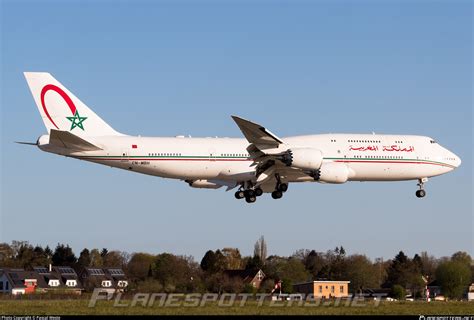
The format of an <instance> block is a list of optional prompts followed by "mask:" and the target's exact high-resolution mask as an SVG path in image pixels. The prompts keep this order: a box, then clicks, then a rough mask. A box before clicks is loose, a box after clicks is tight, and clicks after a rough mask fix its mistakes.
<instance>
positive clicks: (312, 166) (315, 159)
mask: <svg viewBox="0 0 474 320" xmlns="http://www.w3.org/2000/svg"><path fill="white" fill-rule="evenodd" d="M282 162H283V163H284V164H286V165H287V166H288V167H295V168H298V169H303V170H317V169H319V168H320V167H321V164H322V163H323V153H322V152H321V150H319V149H313V148H292V149H289V150H288V151H287V152H286V154H284V155H283V157H282Z"/></svg>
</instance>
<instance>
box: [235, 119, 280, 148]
mask: <svg viewBox="0 0 474 320" xmlns="http://www.w3.org/2000/svg"><path fill="white" fill-rule="evenodd" d="M232 119H234V121H235V123H237V125H238V126H239V128H240V131H242V133H243V134H244V136H245V138H247V140H248V142H250V143H251V144H254V145H255V146H257V147H258V146H260V147H264V148H268V147H270V148H277V147H278V146H279V145H280V144H283V141H281V139H280V138H278V137H277V136H276V135H274V134H273V133H271V132H270V130H268V129H266V128H265V127H262V126H261V125H259V124H257V123H254V122H251V121H249V120H245V119H242V118H240V117H237V116H232Z"/></svg>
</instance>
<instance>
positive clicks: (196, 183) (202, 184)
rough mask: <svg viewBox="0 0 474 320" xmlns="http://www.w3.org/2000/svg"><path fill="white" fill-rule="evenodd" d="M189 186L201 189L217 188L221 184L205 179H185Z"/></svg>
mask: <svg viewBox="0 0 474 320" xmlns="http://www.w3.org/2000/svg"><path fill="white" fill-rule="evenodd" d="M186 182H187V183H188V184H189V186H190V187H193V188H201V189H219V188H220V187H222V185H220V184H217V183H214V182H210V181H207V180H186Z"/></svg>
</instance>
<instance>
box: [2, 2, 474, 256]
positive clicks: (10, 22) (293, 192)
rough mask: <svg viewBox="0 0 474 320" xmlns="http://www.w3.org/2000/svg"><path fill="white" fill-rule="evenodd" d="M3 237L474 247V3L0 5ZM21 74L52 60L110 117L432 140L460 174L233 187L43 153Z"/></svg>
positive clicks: (74, 242)
mask: <svg viewBox="0 0 474 320" xmlns="http://www.w3.org/2000/svg"><path fill="white" fill-rule="evenodd" d="M1 5H2V7H1V13H2V16H1V23H2V38H1V43H2V45H1V53H2V64H1V65H2V71H1V75H2V80H1V135H2V137H1V141H2V144H1V168H2V170H1V220H0V223H1V228H0V241H4V242H10V241H11V240H28V241H29V242H30V243H32V244H41V245H46V244H48V245H50V246H53V247H54V246H55V245H56V244H57V243H58V242H61V243H69V244H70V245H71V246H72V247H73V249H74V250H75V251H76V253H79V251H80V250H82V248H84V247H89V248H91V247H99V248H102V247H106V248H108V249H109V250H113V249H119V250H125V251H128V252H136V251H146V252H151V253H159V252H172V253H176V254H191V255H193V256H194V257H195V258H196V260H198V261H200V259H201V258H202V256H203V254H204V253H205V251H206V250H208V249H217V248H222V247H228V246H230V247H238V248H240V250H241V252H242V253H243V254H246V255H247V254H251V253H252V252H253V244H254V243H255V241H256V240H257V239H258V237H260V235H264V236H265V238H266V240H267V243H268V251H269V254H279V255H290V254H292V253H293V252H294V251H295V250H297V249H300V248H308V249H315V250H317V251H326V250H328V249H333V248H334V247H336V246H338V245H342V246H344V247H345V248H346V250H347V251H348V253H365V254H367V255H368V256H369V257H371V258H376V257H384V258H390V257H393V256H394V255H395V254H396V253H397V252H398V251H399V250H404V251H405V252H406V253H407V254H409V255H413V254H415V253H417V252H420V251H428V252H429V253H431V254H434V255H436V256H445V255H451V254H452V253H453V252H455V251H458V250H465V251H468V252H469V253H470V254H474V250H473V227H474V225H473V206H472V194H473V190H472V177H473V175H472V146H473V135H472V119H473V118H472V102H473V101H472V88H473V83H472V70H473V69H472V3H471V2H470V1H436V2H435V1H418V2H417V1H411V2H408V1H384V2H375V1H367V2H365V1H335V2H334V1H274V2H271V1H224V2H218V1H141V2H140V1H133V2H132V1H130V2H128V1H51V2H48V1H31V2H27V1H2V2H1ZM23 71H48V72H51V73H52V74H53V75H54V76H55V77H56V78H57V79H58V80H59V81H61V82H62V83H63V84H64V85H65V86H67V87H68V88H69V89H70V90H71V91H72V92H74V93H75V94H76V95H77V96H78V97H79V98H80V99H81V100H82V101H84V102H85V103H86V104H88V105H89V107H91V108H92V109H93V110H94V111H96V112H97V113H98V114H99V115H100V116H101V117H102V118H103V119H105V120H106V121H107V122H108V123H109V124H111V125H112V126H113V127H114V128H115V129H117V130H119V131H121V132H125V133H129V134H141V135H150V136H174V135H177V134H190V135H192V136H216V135H217V136H235V137H239V136H241V134H240V131H239V130H238V128H237V126H236V125H235V124H234V123H233V121H232V119H231V118H230V115H231V114H237V115H240V116H243V117H245V118H248V119H252V120H254V121H256V122H259V123H261V124H263V125H265V126H266V127H268V128H269V129H270V130H272V131H273V132H274V133H276V134H277V135H279V136H289V135H297V134H308V133H327V132H357V133H368V132H372V131H375V132H377V133H400V134H403V133H404V134H420V135H428V136H432V137H435V138H436V139H437V140H438V141H439V142H440V143H441V144H442V145H443V146H445V147H447V148H448V149H450V150H452V151H453V152H455V153H456V154H457V155H459V156H460V157H461V158H462V160H463V164H462V166H461V167H460V168H458V169H457V170H456V171H454V172H452V173H450V174H448V175H444V176H440V177H437V178H433V179H431V180H430V181H429V182H428V184H427V186H426V188H427V192H428V195H427V197H426V198H424V199H423V200H420V199H417V198H416V197H415V195H414V193H415V190H416V182H414V181H411V182H396V183H383V182H381V183H358V182H353V183H348V184H345V185H320V184H293V185H291V186H290V190H289V192H288V193H287V194H285V196H284V198H283V199H282V200H279V201H275V200H273V199H271V198H270V197H268V196H265V197H262V198H259V200H258V201H257V203H255V204H253V205H248V204H246V203H245V202H243V201H237V200H235V199H234V197H233V193H225V192H224V191H223V190H218V191H210V190H199V189H192V188H189V187H188V185H187V184H185V183H184V182H180V181H174V180H165V179H161V178H157V177H150V176H143V175H137V174H132V173H130V172H126V171H120V170H117V169H111V168H108V167H103V166H98V165H94V164H89V163H85V162H81V161H75V160H73V159H66V158H63V157H58V156H55V155H52V154H47V153H43V152H41V151H40V150H38V149H37V148H34V147H28V146H22V145H17V144H14V143H13V141H16V140H21V141H35V140H36V139H37V137H38V136H39V135H41V134H43V133H44V132H45V128H44V126H43V123H42V121H41V119H40V116H39V113H38V111H37V108H36V106H35V104H34V101H33V99H32V97H31V94H30V92H29V90H28V88H27V85H26V82H25V80H24V78H23V75H22V72H23Z"/></svg>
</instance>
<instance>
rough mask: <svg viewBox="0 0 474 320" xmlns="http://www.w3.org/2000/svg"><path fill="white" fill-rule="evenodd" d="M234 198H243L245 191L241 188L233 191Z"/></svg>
mask: <svg viewBox="0 0 474 320" xmlns="http://www.w3.org/2000/svg"><path fill="white" fill-rule="evenodd" d="M235 198H236V199H243V198H245V193H244V192H243V191H242V190H239V191H237V192H236V193H235Z"/></svg>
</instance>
